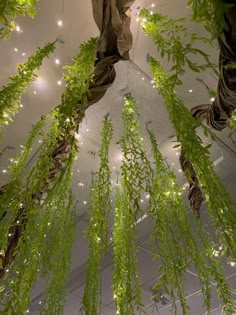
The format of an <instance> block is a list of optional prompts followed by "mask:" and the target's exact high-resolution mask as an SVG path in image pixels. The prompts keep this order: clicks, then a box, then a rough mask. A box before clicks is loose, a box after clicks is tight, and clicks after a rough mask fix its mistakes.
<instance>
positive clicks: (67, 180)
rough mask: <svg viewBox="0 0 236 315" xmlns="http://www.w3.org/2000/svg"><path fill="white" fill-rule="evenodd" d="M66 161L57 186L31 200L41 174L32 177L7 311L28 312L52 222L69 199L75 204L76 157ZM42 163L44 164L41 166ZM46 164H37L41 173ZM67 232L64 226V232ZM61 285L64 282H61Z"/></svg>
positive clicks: (11, 280) (9, 279)
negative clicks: (72, 194)
mask: <svg viewBox="0 0 236 315" xmlns="http://www.w3.org/2000/svg"><path fill="white" fill-rule="evenodd" d="M44 153H45V151H44V152H42V155H41V160H42V161H44V162H45V161H46V160H47V159H48V158H47V157H46V156H45V155H44ZM39 164H40V165H39ZM65 164H66V166H65V167H64V169H63V171H62V172H61V174H60V175H59V176H58V177H57V178H56V180H55V182H54V187H53V189H51V190H50V191H49V192H48V194H47V196H46V197H45V198H44V199H41V200H37V199H32V197H31V200H29V193H32V192H34V189H35V188H36V183H37V182H38V183H39V184H41V177H40V176H39V177H38V179H36V178H34V180H33V181H32V182H31V179H29V182H31V183H32V184H33V185H32V187H33V189H32V190H31V189H28V193H27V196H26V198H27V197H28V198H27V199H28V200H27V201H28V202H27V203H26V205H27V225H26V227H25V231H24V234H23V236H22V237H21V238H20V240H19V242H18V251H17V258H16V261H15V264H14V265H13V266H12V267H11V271H10V273H9V274H8V276H7V280H8V286H9V292H8V297H7V302H6V304H5V306H4V312H5V313H3V314H9V315H11V314H16V313H17V314H25V313H26V310H27V307H28V305H29V303H30V292H31V289H32V286H33V284H34V282H35V281H36V280H37V278H38V275H39V271H40V267H41V265H42V257H43V253H44V251H45V250H46V248H47V245H48V243H47V231H48V223H49V222H53V221H54V219H55V216H57V215H58V214H57V212H58V209H60V211H61V212H62V213H63V209H64V207H65V208H66V209H68V203H69V204H71V203H70V202H69V201H70V185H71V176H72V166H73V158H71V157H70V158H69V159H68V160H67V162H65ZM39 166H41V168H40V167H39ZM43 166H44V167H45V166H46V165H45V164H44V163H37V164H36V166H35V169H36V168H37V170H38V171H39V173H38V174H40V171H42V167H43ZM28 187H29V186H28ZM31 196H32V195H31ZM64 211H65V210H64ZM54 223H55V222H54ZM57 223H58V222H57ZM60 224H63V223H60ZM65 232H66V231H65V230H64V232H63V233H65ZM63 236H65V234H63ZM59 245H60V244H55V246H59ZM57 250H58V249H57ZM29 251H30V254H29ZM63 254H64V253H63ZM52 271H54V272H55V274H54V276H55V277H57V276H58V274H57V272H58V270H57V268H56V266H55V268H53V270H52ZM60 285H63V284H62V283H61V284H60ZM61 289H62V288H61Z"/></svg>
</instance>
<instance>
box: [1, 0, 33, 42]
mask: <svg viewBox="0 0 236 315" xmlns="http://www.w3.org/2000/svg"><path fill="white" fill-rule="evenodd" d="M37 2H38V0H20V1H19V0H10V1H9V0H2V1H1V3H0V38H5V39H9V38H10V35H11V32H12V31H14V29H15V28H16V24H15V18H16V17H18V16H25V15H29V16H30V17H34V16H35V14H36V8H35V5H36V3H37ZM1 25H2V26H1Z"/></svg>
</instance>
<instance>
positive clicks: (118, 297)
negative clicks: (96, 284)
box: [112, 185, 142, 315]
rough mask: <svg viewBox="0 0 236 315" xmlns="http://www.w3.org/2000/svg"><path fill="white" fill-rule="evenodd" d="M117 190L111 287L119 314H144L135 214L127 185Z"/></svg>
mask: <svg viewBox="0 0 236 315" xmlns="http://www.w3.org/2000/svg"><path fill="white" fill-rule="evenodd" d="M122 188H123V194H122V195H121V193H120V188H119V187H116V204H115V211H114V228H113V244H114V245H113V253H114V256H113V257H114V271H113V281H112V287H113V292H114V301H115V305H116V314H120V315H121V314H122V315H134V314H136V310H138V311H141V309H142V299H141V287H140V283H139V277H138V271H137V248H136V228H135V221H136V219H135V213H134V210H133V209H132V202H131V200H130V198H129V194H128V193H127V191H126V186H125V185H124V186H122Z"/></svg>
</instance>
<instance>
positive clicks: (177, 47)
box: [139, 9, 218, 84]
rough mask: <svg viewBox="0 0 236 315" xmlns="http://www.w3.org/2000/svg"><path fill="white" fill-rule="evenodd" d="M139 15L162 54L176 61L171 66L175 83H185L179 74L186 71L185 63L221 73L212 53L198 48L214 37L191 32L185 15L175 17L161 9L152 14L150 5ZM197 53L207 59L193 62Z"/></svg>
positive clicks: (188, 65) (193, 68) (201, 69)
mask: <svg viewBox="0 0 236 315" xmlns="http://www.w3.org/2000/svg"><path fill="white" fill-rule="evenodd" d="M139 16H140V17H141V19H142V22H141V25H142V27H143V31H144V33H145V34H147V35H149V36H151V37H152V39H153V42H154V43H155V44H156V46H157V49H158V51H159V52H160V55H161V57H162V58H164V57H166V58H167V59H168V62H172V63H173V66H172V67H171V69H170V70H171V72H173V74H172V75H171V77H170V79H172V80H173V83H175V84H182V81H181V80H180V78H179V76H180V75H183V74H184V73H185V71H186V66H187V67H189V69H190V70H192V71H194V72H200V71H203V70H207V69H212V70H213V71H214V72H215V73H216V74H218V73H217V71H216V70H215V66H214V65H213V64H212V63H211V61H210V58H209V56H208V55H207V54H206V53H205V52H204V51H203V50H201V49H199V48H197V47H198V46H199V43H207V44H211V41H210V40H209V39H208V38H207V37H204V36H199V35H198V34H196V33H189V30H188V28H187V26H186V25H185V24H186V19H185V18H181V19H176V20H174V19H170V18H169V17H168V16H166V15H161V14H159V13H158V14H152V13H151V12H150V11H148V10H147V9H143V10H141V12H140V15H139ZM170 43H171V44H170ZM195 56H197V57H201V58H202V60H203V62H204V63H202V64H197V63H196V62H194V61H193V60H194V59H195V58H196V57H195Z"/></svg>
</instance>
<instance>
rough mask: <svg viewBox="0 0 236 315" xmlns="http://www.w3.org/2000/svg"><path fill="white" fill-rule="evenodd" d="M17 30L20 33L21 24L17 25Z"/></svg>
mask: <svg viewBox="0 0 236 315" xmlns="http://www.w3.org/2000/svg"><path fill="white" fill-rule="evenodd" d="M16 31H17V32H18V33H20V31H21V28H20V26H19V25H17V26H16Z"/></svg>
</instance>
